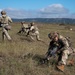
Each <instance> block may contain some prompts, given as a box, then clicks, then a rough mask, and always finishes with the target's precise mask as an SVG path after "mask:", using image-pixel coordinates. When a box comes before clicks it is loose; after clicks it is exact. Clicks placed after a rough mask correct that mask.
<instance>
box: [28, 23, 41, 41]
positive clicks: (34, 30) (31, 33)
mask: <svg viewBox="0 0 75 75" xmlns="http://www.w3.org/2000/svg"><path fill="white" fill-rule="evenodd" d="M30 24H31V25H30V30H29V32H28V33H27V36H28V35H29V36H30V37H31V39H32V40H34V38H33V36H36V39H37V40H38V41H42V40H41V39H40V38H39V29H38V28H37V26H35V24H34V22H32V23H30Z"/></svg>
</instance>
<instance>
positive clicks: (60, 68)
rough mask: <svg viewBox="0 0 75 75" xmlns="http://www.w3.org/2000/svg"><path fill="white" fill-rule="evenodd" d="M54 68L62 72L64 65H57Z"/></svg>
mask: <svg viewBox="0 0 75 75" xmlns="http://www.w3.org/2000/svg"><path fill="white" fill-rule="evenodd" d="M56 67H57V69H59V70H60V71H62V72H64V65H57V66H56Z"/></svg>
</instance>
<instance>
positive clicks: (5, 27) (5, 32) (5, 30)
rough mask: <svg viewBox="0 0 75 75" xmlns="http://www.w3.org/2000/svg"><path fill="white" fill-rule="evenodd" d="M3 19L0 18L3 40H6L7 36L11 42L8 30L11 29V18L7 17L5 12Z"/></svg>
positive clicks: (3, 12)
mask: <svg viewBox="0 0 75 75" xmlns="http://www.w3.org/2000/svg"><path fill="white" fill-rule="evenodd" d="M1 15H2V17H0V22H1V26H2V39H3V40H4V39H5V36H6V37H7V39H8V40H11V37H10V36H9V34H8V30H9V29H10V28H11V27H10V26H9V22H12V20H11V18H10V17H9V16H7V15H6V13H5V11H2V12H1Z"/></svg>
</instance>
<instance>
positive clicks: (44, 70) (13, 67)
mask: <svg viewBox="0 0 75 75" xmlns="http://www.w3.org/2000/svg"><path fill="white" fill-rule="evenodd" d="M71 27H72V28H73V29H74V30H75V26H71ZM38 28H39V32H40V38H41V39H43V40H44V41H45V43H42V42H39V41H37V40H35V41H28V40H30V39H29V38H26V37H25V34H22V35H17V34H16V33H17V32H18V31H19V29H20V23H12V29H11V30H10V31H9V34H10V36H11V37H12V39H13V41H12V42H9V41H8V40H7V39H6V40H5V42H2V39H1V36H0V75H64V73H62V72H60V71H58V70H57V69H56V67H55V63H54V64H53V65H52V64H51V62H53V61H54V62H56V61H55V60H56V59H51V60H50V64H49V66H48V65H42V64H41V63H40V60H41V59H42V58H43V57H44V55H45V53H46V52H47V49H48V44H49V42H50V40H49V38H48V36H47V35H48V33H49V32H52V31H58V32H59V33H60V34H61V35H63V36H70V37H71V41H72V43H73V46H74V47H75V31H70V30H65V29H64V28H65V26H59V25H56V24H54V25H53V24H40V23H38ZM0 30H1V28H0ZM0 35H1V33H0ZM65 73H66V75H74V74H75V65H74V66H71V67H68V66H66V67H65Z"/></svg>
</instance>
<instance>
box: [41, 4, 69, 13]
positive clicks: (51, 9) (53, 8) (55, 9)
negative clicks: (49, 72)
mask: <svg viewBox="0 0 75 75" xmlns="http://www.w3.org/2000/svg"><path fill="white" fill-rule="evenodd" d="M40 12H41V13H43V14H62V13H68V12H69V10H68V9H66V8H65V7H64V6H62V5H61V4H52V5H49V6H48V7H45V8H43V9H40Z"/></svg>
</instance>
